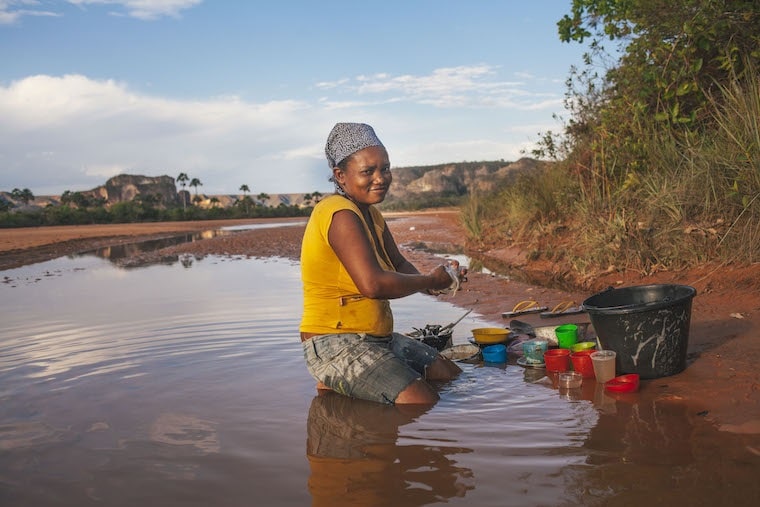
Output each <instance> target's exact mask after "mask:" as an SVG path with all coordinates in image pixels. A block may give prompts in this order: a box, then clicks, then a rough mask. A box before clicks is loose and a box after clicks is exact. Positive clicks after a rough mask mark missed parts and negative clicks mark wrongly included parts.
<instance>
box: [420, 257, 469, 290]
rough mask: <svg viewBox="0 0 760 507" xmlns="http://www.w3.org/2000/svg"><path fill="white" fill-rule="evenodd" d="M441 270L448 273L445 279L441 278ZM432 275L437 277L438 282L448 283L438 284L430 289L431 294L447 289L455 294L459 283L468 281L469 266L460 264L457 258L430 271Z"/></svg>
mask: <svg viewBox="0 0 760 507" xmlns="http://www.w3.org/2000/svg"><path fill="white" fill-rule="evenodd" d="M441 272H443V273H445V274H446V277H445V279H444V280H441V279H440V275H441ZM430 276H433V277H434V278H436V280H435V281H436V283H438V282H440V283H446V285H445V286H439V285H436V287H433V288H430V289H428V293H429V294H441V293H443V292H446V291H451V294H452V295H454V294H456V292H457V291H458V290H459V285H460V284H461V283H462V282H466V281H467V268H466V267H463V266H460V265H459V262H458V261H456V260H449V261H447V263H446V264H442V265H440V266H438V267H436V268H435V269H433V271H431V272H430Z"/></svg>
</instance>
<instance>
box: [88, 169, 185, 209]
mask: <svg viewBox="0 0 760 507" xmlns="http://www.w3.org/2000/svg"><path fill="white" fill-rule="evenodd" d="M88 193H89V194H91V195H92V196H93V197H95V198H96V199H103V200H104V201H105V203H106V205H109V204H115V203H117V202H125V201H132V200H134V199H135V197H137V196H140V198H142V199H145V198H150V199H152V200H154V202H155V203H157V204H159V205H164V206H167V207H171V206H180V205H182V201H181V200H180V197H179V194H178V193H177V187H176V185H175V183H174V178H172V177H171V176H141V175H133V174H120V175H118V176H114V177H113V178H111V179H109V180H108V181H106V183H105V185H101V186H99V187H95V188H93V189H92V190H90V191H89V192H88Z"/></svg>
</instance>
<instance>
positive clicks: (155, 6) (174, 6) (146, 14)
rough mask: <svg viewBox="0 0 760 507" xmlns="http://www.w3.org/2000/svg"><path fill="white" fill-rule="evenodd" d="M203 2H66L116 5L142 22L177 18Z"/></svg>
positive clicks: (166, 0)
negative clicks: (164, 17)
mask: <svg viewBox="0 0 760 507" xmlns="http://www.w3.org/2000/svg"><path fill="white" fill-rule="evenodd" d="M202 1H203V0H68V2H69V3H70V4H73V5H77V6H87V5H116V6H121V7H123V8H124V9H126V11H127V15H128V16H130V17H133V18H138V19H143V20H154V19H158V18H161V17H163V16H171V17H178V16H179V14H180V12H181V11H183V10H185V9H191V8H193V7H195V6H196V5H199V4H200V3H201V2H202ZM117 14H118V13H117Z"/></svg>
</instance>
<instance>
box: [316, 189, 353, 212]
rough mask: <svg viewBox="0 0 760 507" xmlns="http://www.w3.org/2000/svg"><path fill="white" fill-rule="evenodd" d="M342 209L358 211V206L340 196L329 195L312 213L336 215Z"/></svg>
mask: <svg viewBox="0 0 760 507" xmlns="http://www.w3.org/2000/svg"><path fill="white" fill-rule="evenodd" d="M342 209H350V210H357V211H358V208H357V207H356V204H354V203H353V202H352V201H351V200H350V199H347V198H345V197H343V196H342V195H339V194H332V195H328V196H327V197H325V198H324V199H322V200H321V201H319V202H318V203H317V204H316V205H315V206H314V210H313V212H312V213H335V212H336V211H340V210H342Z"/></svg>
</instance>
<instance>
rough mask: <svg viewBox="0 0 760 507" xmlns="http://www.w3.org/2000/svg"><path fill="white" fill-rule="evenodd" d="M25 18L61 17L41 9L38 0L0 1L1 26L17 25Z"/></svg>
mask: <svg viewBox="0 0 760 507" xmlns="http://www.w3.org/2000/svg"><path fill="white" fill-rule="evenodd" d="M24 16H59V14H57V13H55V12H51V11H46V10H42V9H40V2H39V1H38V0H0V25H10V24H13V23H16V22H17V21H19V20H20V19H21V18H22V17H24Z"/></svg>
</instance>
